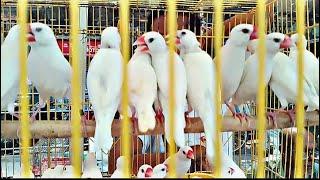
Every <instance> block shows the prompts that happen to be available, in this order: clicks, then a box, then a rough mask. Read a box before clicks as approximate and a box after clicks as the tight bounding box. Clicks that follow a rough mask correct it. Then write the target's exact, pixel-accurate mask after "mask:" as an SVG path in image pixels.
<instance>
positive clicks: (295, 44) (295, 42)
mask: <svg viewBox="0 0 320 180" xmlns="http://www.w3.org/2000/svg"><path fill="white" fill-rule="evenodd" d="M298 37H299V36H298V34H293V35H291V37H290V38H291V41H292V44H291V47H290V48H291V49H297V47H298V39H299V38H298ZM307 45H308V42H307V39H306V37H305V36H304V35H302V47H303V48H307Z"/></svg>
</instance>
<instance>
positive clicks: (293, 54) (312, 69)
mask: <svg viewBox="0 0 320 180" xmlns="http://www.w3.org/2000/svg"><path fill="white" fill-rule="evenodd" d="M291 40H292V46H291V47H290V53H289V57H290V58H292V59H293V60H294V61H295V62H296V63H297V62H298V47H297V46H298V34H293V35H292V36H291ZM302 42H303V54H304V71H303V72H304V76H305V77H306V78H308V79H309V80H310V81H311V82H312V83H313V85H314V87H315V88H316V91H317V94H318V95H319V59H317V58H316V56H315V55H314V54H312V52H310V51H309V50H307V39H306V37H305V36H303V40H302Z"/></svg>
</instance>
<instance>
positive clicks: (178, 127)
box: [137, 31, 187, 147]
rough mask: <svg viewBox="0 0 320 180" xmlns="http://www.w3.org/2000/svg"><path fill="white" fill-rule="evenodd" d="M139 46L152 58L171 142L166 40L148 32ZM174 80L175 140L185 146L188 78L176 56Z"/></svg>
mask: <svg viewBox="0 0 320 180" xmlns="http://www.w3.org/2000/svg"><path fill="white" fill-rule="evenodd" d="M137 45H140V46H145V48H144V49H142V50H140V51H143V52H148V53H149V54H150V55H151V58H152V66H153V68H154V70H155V72H156V75H157V81H158V86H159V93H158V97H159V100H160V104H161V108H162V112H163V115H164V119H165V137H166V139H167V140H168V141H169V132H170V126H169V60H170V59H169V50H168V47H167V45H166V42H165V40H164V38H163V37H162V36H161V34H159V33H158V32H154V31H152V32H147V33H145V34H143V35H142V36H141V37H139V38H138V40H137ZM174 78H175V92H174V98H175V112H174V119H173V120H174V129H175V133H174V136H173V137H174V140H175V143H176V144H177V146H179V147H182V146H184V145H185V140H184V128H185V125H186V122H185V118H184V108H185V105H186V103H187V102H186V93H187V77H186V71H185V67H184V64H183V62H182V60H181V58H180V57H179V56H178V55H177V54H176V53H175V54H174Z"/></svg>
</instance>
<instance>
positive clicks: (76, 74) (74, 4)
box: [70, 0, 81, 177]
mask: <svg viewBox="0 0 320 180" xmlns="http://www.w3.org/2000/svg"><path fill="white" fill-rule="evenodd" d="M78 5H79V0H70V15H71V18H70V23H71V24H70V27H71V32H70V39H71V54H70V55H71V56H70V58H71V63H72V71H73V73H72V79H71V90H72V94H71V104H72V108H71V118H72V120H71V125H72V132H71V137H72V139H71V140H72V141H71V144H72V155H71V156H72V158H71V159H72V166H73V168H74V172H73V173H74V176H75V177H80V174H81V147H80V146H81V142H80V141H81V134H80V132H81V128H80V124H81V121H80V113H79V112H80V103H81V102H80V95H81V94H80V63H79V60H80V59H79V58H80V56H79V44H80V42H79V38H78V33H79V6H78Z"/></svg>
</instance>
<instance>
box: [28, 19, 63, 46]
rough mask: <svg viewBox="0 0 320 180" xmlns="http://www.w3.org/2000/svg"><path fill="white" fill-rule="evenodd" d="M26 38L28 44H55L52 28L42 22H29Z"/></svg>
mask: <svg viewBox="0 0 320 180" xmlns="http://www.w3.org/2000/svg"><path fill="white" fill-rule="evenodd" d="M27 38H28V43H29V45H30V46H33V45H40V46H50V45H52V44H57V41H56V37H55V36H54V33H53V31H52V29H51V28H50V27H49V26H48V25H46V24H43V23H38V22H37V23H30V24H29V25H28V35H27Z"/></svg>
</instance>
